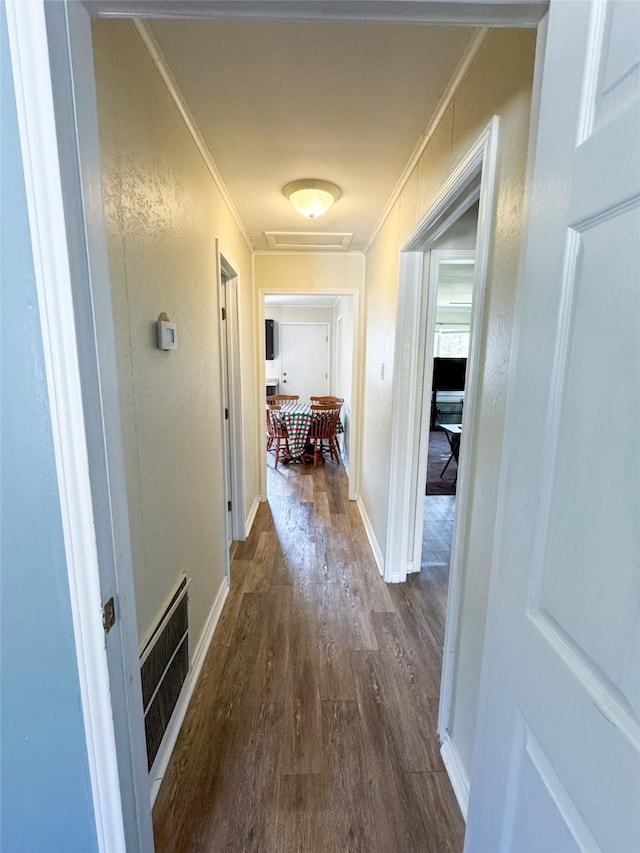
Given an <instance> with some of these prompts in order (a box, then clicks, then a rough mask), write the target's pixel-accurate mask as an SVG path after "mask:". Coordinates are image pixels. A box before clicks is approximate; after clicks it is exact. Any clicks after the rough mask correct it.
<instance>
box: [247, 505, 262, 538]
mask: <svg viewBox="0 0 640 853" xmlns="http://www.w3.org/2000/svg"><path fill="white" fill-rule="evenodd" d="M261 503H262V501H261V500H260V495H256V497H255V498H254V499H253V505H252V506H251V509H250V510H249V514H248V515H247V519H246V521H245V524H244V538H245V539H248V538H249V534H250V533H251V528H252V527H253V522H254V521H255V520H256V515H257V514H258V510H259V509H260V504H261Z"/></svg>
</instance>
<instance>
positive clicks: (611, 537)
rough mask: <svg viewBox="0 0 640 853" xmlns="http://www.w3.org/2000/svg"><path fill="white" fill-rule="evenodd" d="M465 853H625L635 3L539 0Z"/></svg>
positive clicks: (633, 682)
mask: <svg viewBox="0 0 640 853" xmlns="http://www.w3.org/2000/svg"><path fill="white" fill-rule="evenodd" d="M549 14H550V18H549V29H548V41H547V46H546V53H545V60H544V69H543V78H542V91H541V101H540V119H539V127H538V138H537V144H536V152H535V162H534V171H533V188H532V193H533V197H532V200H531V205H530V210H531V214H530V220H529V224H528V234H527V243H526V249H525V258H524V262H523V266H522V271H521V276H520V281H519V295H518V300H519V301H518V306H517V313H516V328H517V330H518V335H517V340H518V345H517V349H516V353H515V367H514V376H513V377H512V385H511V388H510V397H509V405H508V414H507V427H506V429H507V432H506V437H505V457H504V460H503V472H502V491H501V501H500V510H499V515H498V523H497V530H496V551H495V554H494V565H493V569H492V583H491V593H490V606H489V616H488V622H487V633H486V640H485V649H484V663H483V680H482V687H481V698H480V712H479V719H478V726H477V736H476V747H475V752H474V759H473V766H472V773H471V790H470V803H469V820H468V828H467V839H466V847H465V849H466V850H467V851H482V853H487V851H498V850H501V851H531V853H533V851H535V853H550V851H553V853H559V852H560V851H562V853H566V851H573V850H603V851H611V853H614V852H615V853H631V851H637V850H638V849H640V808H639V803H640V796H639V792H640V772H639V765H640V728H639V722H638V721H639V712H640V638H639V636H638V634H639V625H640V622H639V619H638V613H639V612H640V609H639V607H640V601H639V589H638V587H639V580H640V578H639V566H640V494H639V493H640V439H639V436H640V430H639V429H638V424H639V423H640V393H639V391H640V388H639V385H638V377H639V376H640V333H639V332H640V245H639V243H640V237H639V235H640V216H639V204H640V155H639V152H640V110H639V91H640V38H639V37H638V36H639V33H640V4H638V3H636V2H624V0H616V2H598V0H592V2H575V3H566V2H560V0H552V2H551V7H550V13H549Z"/></svg>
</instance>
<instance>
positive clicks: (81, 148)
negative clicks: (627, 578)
mask: <svg viewBox="0 0 640 853" xmlns="http://www.w3.org/2000/svg"><path fill="white" fill-rule="evenodd" d="M6 10H7V23H8V29H9V41H10V50H11V63H12V69H13V75H14V88H15V92H16V101H17V108H18V121H19V127H20V139H21V149H22V157H23V170H24V176H25V185H26V191H27V199H28V212H29V223H30V229H31V240H32V251H33V258H34V267H35V272H36V285H37V290H38V307H39V312H40V325H41V328H42V335H43V345H44V353H45V366H46V376H47V390H48V394H49V403H50V406H51V415H52V417H51V420H52V430H53V442H54V453H55V459H56V472H57V479H58V489H59V494H60V504H61V514H62V523H63V533H64V542H65V558H66V565H67V573H68V578H69V591H70V597H71V610H72V621H73V632H74V639H75V649H76V657H77V661H78V672H79V677H80V694H81V705H82V713H83V718H84V726H85V737H86V744H87V755H88V765H89V768H88V770H89V779H90V785H91V791H92V801H93V810H94V818H95V823H96V835H97V845H98V849H99V850H100V851H101V853H110V851H113V850H124V849H126V850H131V851H152V850H153V830H152V825H151V805H150V786H149V777H148V771H147V758H146V746H145V735H144V722H143V721H144V716H143V710H142V695H141V691H140V688H139V685H140V669H139V664H138V640H137V630H136V614H135V597H134V589H133V571H132V561H131V540H130V534H129V519H128V509H127V493H126V482H125V468H124V452H123V447H122V435H121V431H120V418H119V412H120V408H119V399H118V384H117V364H116V347H115V339H114V329H113V314H112V310H111V290H110V277H109V264H108V254H107V243H106V228H105V223H104V214H103V207H102V189H101V171H100V150H99V144H98V119H97V104H96V96H95V84H94V68H93V53H92V48H91V19H90V15H89V13H88V11H87V10H86V8H85V7H84V6H83V4H81V3H53V4H47V3H45V2H44V0H43V2H38V3H36V2H34V3H22V2H19V0H9V2H7V4H6ZM59 140H62V143H63V144H60V142H59ZM110 594H112V595H113V597H114V599H115V602H116V622H115V625H114V626H113V628H112V629H111V630H110V632H109V633H108V634H107V635H105V632H104V629H103V626H102V602H103V600H105V599H106V598H107V597H108V596H109V595H110Z"/></svg>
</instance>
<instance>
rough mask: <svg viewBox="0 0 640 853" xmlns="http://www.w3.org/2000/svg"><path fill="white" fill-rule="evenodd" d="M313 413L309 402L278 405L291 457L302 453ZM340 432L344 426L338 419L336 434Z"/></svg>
mask: <svg viewBox="0 0 640 853" xmlns="http://www.w3.org/2000/svg"><path fill="white" fill-rule="evenodd" d="M313 414H314V413H313V412H312V411H311V403H300V402H291V403H285V404H284V405H282V406H281V407H280V411H279V415H280V418H281V420H282V423H283V424H284V426H285V427H286V430H287V433H288V434H289V451H290V453H291V459H299V458H300V457H301V456H302V454H303V453H304V449H305V447H306V444H307V439H308V436H309V428H310V426H311V421H312V419H313ZM342 433H344V426H343V424H342V421H341V420H340V419H339V420H338V426H337V427H336V434H338V435H340V434H342Z"/></svg>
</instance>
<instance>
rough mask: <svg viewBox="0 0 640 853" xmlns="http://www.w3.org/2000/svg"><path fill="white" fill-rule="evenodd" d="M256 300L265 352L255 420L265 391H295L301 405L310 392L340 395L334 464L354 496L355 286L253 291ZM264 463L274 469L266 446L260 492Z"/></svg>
mask: <svg viewBox="0 0 640 853" xmlns="http://www.w3.org/2000/svg"><path fill="white" fill-rule="evenodd" d="M258 302H259V306H260V308H261V309H262V315H263V316H262V322H260V323H259V328H260V329H264V334H265V337H264V342H262V343H261V344H260V350H261V352H262V351H264V354H265V359H264V362H263V364H264V379H263V382H262V384H261V386H260V394H261V401H260V405H259V407H258V411H259V413H260V418H261V425H262V424H264V413H263V412H264V407H265V397H266V396H268V395H271V394H293V395H297V396H298V397H299V400H300V403H301V404H303V403H304V404H306V403H309V398H310V396H311V395H327V394H328V395H332V396H335V397H339V398H341V399H342V400H343V403H342V406H341V413H340V422H341V429H342V432H340V434H339V435H338V446H339V450H340V464H341V465H344V468H345V471H346V473H347V477H348V482H349V498H350V499H351V500H355V499H357V496H358V491H357V490H358V478H359V462H358V447H359V440H358V430H359V424H360V391H359V384H358V381H357V377H358V376H359V369H360V368H359V365H360V362H361V356H360V352H359V347H360V342H361V341H362V333H361V329H360V323H361V317H360V298H359V291H357V290H344V291H341V292H322V293H299V292H295V293H292V292H290V291H289V292H281V293H275V292H273V291H271V292H265V291H258ZM261 428H262V429H263V430H264V427H262V426H261ZM265 445H266V435H265ZM330 464H331V463H330ZM269 468H271V469H273V468H274V456H273V454H272V453H271V452H270V451H269V450H266V452H265V465H264V466H263V475H264V482H263V488H262V494H263V495H264V496H265V497H267V496H268V494H269V488H270V486H269V477H268V476H267V474H268V469H269ZM280 470H282V469H281V467H280V466H279V467H278V471H280ZM269 473H270V472H269ZM272 482H273V481H272Z"/></svg>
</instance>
